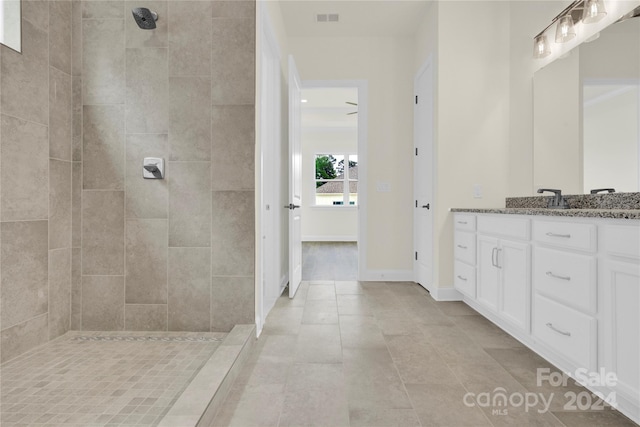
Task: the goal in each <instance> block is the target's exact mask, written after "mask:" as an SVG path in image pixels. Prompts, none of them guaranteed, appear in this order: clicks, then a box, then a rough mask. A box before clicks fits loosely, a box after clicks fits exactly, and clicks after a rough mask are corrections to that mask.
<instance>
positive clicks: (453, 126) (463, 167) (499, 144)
mask: <svg viewBox="0 0 640 427" xmlns="http://www.w3.org/2000/svg"><path fill="white" fill-rule="evenodd" d="M434 15H437V18H436V17H435V16H434ZM427 19H428V20H430V21H431V22H433V20H434V19H437V21H438V22H439V23H440V24H439V26H438V27H437V33H436V32H434V31H433V29H432V28H430V27H429V26H428V25H427V24H425V26H423V28H421V30H420V31H419V32H418V33H417V36H416V37H417V38H418V40H417V41H416V46H417V51H416V62H415V63H414V70H413V73H415V72H416V71H417V69H418V67H419V65H420V64H422V63H423V62H424V60H426V57H427V56H428V54H429V53H430V52H433V50H434V47H435V51H436V55H435V58H436V60H435V64H436V70H437V71H436V76H437V77H436V81H437V90H436V110H437V117H436V122H437V125H436V127H437V129H436V138H435V141H436V148H435V151H436V161H437V171H436V173H437V179H436V191H435V194H436V200H435V202H434V208H435V211H434V215H435V218H434V227H435V229H434V239H435V251H434V255H435V259H434V283H435V284H436V286H438V287H449V286H452V283H453V227H452V214H451V213H450V212H449V209H450V208H453V207H467V208H473V207H495V206H503V205H504V198H505V197H506V196H507V195H508V185H507V182H508V173H507V171H508V158H509V59H510V57H509V4H508V3H507V2H474V1H469V2H457V1H456V2H440V3H439V4H438V5H437V6H434V7H433V8H432V10H431V12H430V16H429V17H428V18H427ZM446 22H449V23H452V22H455V23H456V25H442V23H446ZM434 39H435V40H434ZM474 184H478V185H481V186H482V187H483V193H484V194H483V197H482V198H481V199H476V198H474V197H473V185H474Z"/></svg>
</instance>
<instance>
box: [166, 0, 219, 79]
mask: <svg viewBox="0 0 640 427" xmlns="http://www.w3.org/2000/svg"><path fill="white" fill-rule="evenodd" d="M211 16H212V4H211V1H206V0H203V1H170V2H169V18H170V19H171V23H170V26H169V75H170V76H207V77H209V76H211V31H212V28H211Z"/></svg>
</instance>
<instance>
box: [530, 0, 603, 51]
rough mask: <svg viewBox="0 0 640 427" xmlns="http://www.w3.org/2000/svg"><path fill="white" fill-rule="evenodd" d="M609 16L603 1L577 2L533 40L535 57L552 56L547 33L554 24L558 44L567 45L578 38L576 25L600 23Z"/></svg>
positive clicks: (587, 0)
mask: <svg viewBox="0 0 640 427" xmlns="http://www.w3.org/2000/svg"><path fill="white" fill-rule="evenodd" d="M606 15H607V11H606V10H605V8H604V3H603V0H575V1H574V2H573V3H571V4H570V5H569V6H567V7H566V8H565V9H564V10H563V11H562V12H560V13H559V14H558V15H557V16H556V17H555V18H553V20H552V21H551V24H549V25H548V26H547V27H546V28H545V29H544V30H542V31H541V32H540V33H538V35H537V36H535V37H534V39H533V57H534V58H536V59H540V58H545V57H547V56H549V55H550V54H551V46H549V42H548V41H547V37H546V36H545V32H546V31H547V30H548V29H549V28H551V27H552V26H553V25H554V24H557V27H556V37H555V41H556V43H565V42H568V41H569V40H572V39H573V38H575V37H576V28H575V23H578V22H583V23H585V24H590V23H593V22H598V21H599V20H601V19H602V18H604V17H605V16H606Z"/></svg>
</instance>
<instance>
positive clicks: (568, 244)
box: [454, 212, 640, 423]
mask: <svg viewBox="0 0 640 427" xmlns="http://www.w3.org/2000/svg"><path fill="white" fill-rule="evenodd" d="M454 221H455V222H456V224H455V231H454V241H455V243H454V244H455V250H454V253H455V261H454V270H455V271H454V276H455V278H456V279H455V288H456V289H457V290H458V291H460V293H461V294H462V298H463V301H465V302H466V303H467V304H468V305H470V306H471V307H473V308H474V309H475V310H477V311H478V312H479V313H480V314H482V315H483V316H485V317H487V318H488V319H489V320H491V321H492V322H494V323H495V324H497V325H498V326H500V327H501V328H502V329H504V330H505V331H507V332H508V333H510V334H511V335H512V336H514V337H515V338H516V339H518V340H520V341H521V342H522V343H524V344H525V345H527V346H529V347H530V348H531V349H532V350H534V351H535V352H537V353H538V354H540V355H541V356H542V357H544V358H545V359H547V360H549V361H550V362H551V363H553V364H554V365H556V366H557V367H558V368H560V369H561V370H563V371H564V372H566V373H568V374H569V375H577V374H578V373H579V372H582V373H583V374H584V373H587V374H589V375H592V374H593V375H599V374H602V373H603V372H604V373H606V374H608V375H611V374H615V375H616V377H617V380H616V381H614V382H613V383H611V382H610V381H609V382H608V383H604V384H585V385H586V386H587V387H588V388H589V389H591V390H592V391H594V392H599V393H602V395H603V396H607V397H615V399H616V401H617V404H618V409H619V410H620V411H621V412H622V413H624V414H625V415H627V416H629V417H630V418H631V419H633V420H634V421H636V422H638V423H640V220H638V219H603V218H587V217H578V216H576V217H562V216H551V215H550V216H547V215H513V214H500V213H493V212H487V213H470V212H456V213H455V214H454ZM459 222H460V223H459ZM473 241H475V243H476V244H475V252H473V250H471V249H470V244H471V242H473ZM474 273H475V276H474ZM461 278H464V279H465V280H462V279H461Z"/></svg>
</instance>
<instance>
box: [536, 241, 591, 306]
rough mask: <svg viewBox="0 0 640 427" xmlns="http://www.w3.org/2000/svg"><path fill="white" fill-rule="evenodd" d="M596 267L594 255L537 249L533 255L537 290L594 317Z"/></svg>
mask: <svg viewBox="0 0 640 427" xmlns="http://www.w3.org/2000/svg"><path fill="white" fill-rule="evenodd" d="M596 265H597V262H596V258H595V257H592V256H588V255H579V254H575V253H570V252H563V251H557V250H552V249H547V248H540V247H538V248H536V249H535V251H534V254H533V286H534V289H535V290H536V291H537V292H540V293H543V294H545V295H547V296H548V297H551V298H553V299H555V300H558V301H560V302H563V303H566V304H569V305H572V306H574V307H576V308H578V309H580V310H584V311H588V312H591V313H593V314H595V313H596V310H597V303H596V301H597V292H596V280H597V273H596Z"/></svg>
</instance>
